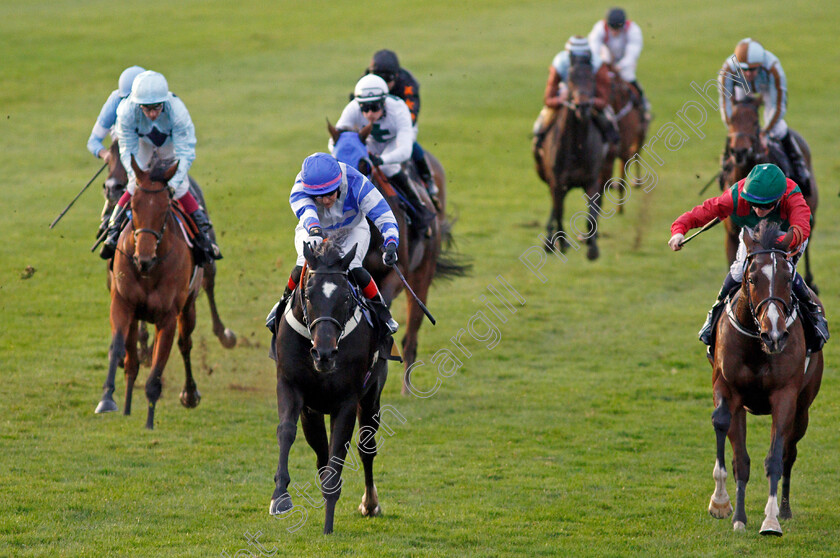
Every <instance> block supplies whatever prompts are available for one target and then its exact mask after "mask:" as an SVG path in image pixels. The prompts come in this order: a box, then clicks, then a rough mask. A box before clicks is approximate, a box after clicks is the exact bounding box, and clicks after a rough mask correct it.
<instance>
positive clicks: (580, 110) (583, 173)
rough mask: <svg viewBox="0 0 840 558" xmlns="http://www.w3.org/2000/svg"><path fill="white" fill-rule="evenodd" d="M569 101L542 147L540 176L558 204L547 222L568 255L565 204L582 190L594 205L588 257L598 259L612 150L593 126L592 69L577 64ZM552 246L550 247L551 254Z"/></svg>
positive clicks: (553, 239)
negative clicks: (603, 177) (606, 171)
mask: <svg viewBox="0 0 840 558" xmlns="http://www.w3.org/2000/svg"><path fill="white" fill-rule="evenodd" d="M568 82H569V99H570V101H569V102H567V103H565V104H564V105H563V107H561V108H560V114H559V115H558V116H557V120H556V121H555V122H554V125H553V126H552V127H551V129H550V130H549V131H548V133H547V134H546V138H545V142H544V143H543V146H542V157H541V163H539V164H538V167H537V174H539V175H540V177H541V178H543V180H545V181H546V183H547V184H548V188H549V192H550V194H551V199H552V202H553V205H552V209H551V213H550V214H549V217H548V222H547V223H546V232H547V235H548V238H549V242H550V243H551V244H559V246H560V249H561V250H563V251H565V249H566V247H567V246H568V245H569V242H568V240H567V239H568V237H567V236H566V234H565V232H564V230H563V202H564V200H565V198H566V193H567V192H568V191H569V190H570V189H571V188H574V187H579V188H582V189H583V191H584V193H585V194H586V196H587V197H588V199H589V200H591V201H589V202H588V205H589V219H588V233H587V235H586V244H587V246H588V249H587V252H586V257H587V258H589V259H590V260H594V259H596V258H597V257H598V255H599V252H598V242H597V237H598V229H597V223H598V212H599V211H600V205H601V197H602V194H603V190H604V182H602V181H601V180H600V175H601V172H602V170H603V167H604V161H605V159H606V155H607V150H608V147H609V146H608V145H607V143H606V142H605V141H604V139H603V138H602V137H601V132H600V131H599V130H598V127H597V126H596V125H595V122H594V121H593V115H592V110H593V108H592V102H593V98H594V96H595V76H594V75H593V74H592V67H591V66H589V65H587V64H575V65H574V66H572V67H571V69H570V70H569V79H568ZM549 249H550V247H549V246H546V250H549Z"/></svg>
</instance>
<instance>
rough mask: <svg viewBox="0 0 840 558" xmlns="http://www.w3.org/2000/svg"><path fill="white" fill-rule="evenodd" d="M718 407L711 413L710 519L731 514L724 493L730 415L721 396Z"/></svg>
mask: <svg viewBox="0 0 840 558" xmlns="http://www.w3.org/2000/svg"><path fill="white" fill-rule="evenodd" d="M716 399H717V400H718V406H717V407H716V408H715V410H714V412H713V413H712V425H713V426H714V427H715V438H716V441H717V455H716V458H715V469H714V471H713V473H712V477H714V479H715V491H714V493H713V494H712V499H711V501H710V502H709V513H710V514H711V515H712V517H715V518H717V519H723V518H724V517H729V515H730V514H731V513H732V502H731V501H730V500H729V494H728V493H727V492H726V476H727V475H726V461H725V457H726V433H727V432H729V425H730V422H731V419H732V414H731V413H730V412H729V403H728V402H727V401H726V398H725V397H723V396H718V397H716Z"/></svg>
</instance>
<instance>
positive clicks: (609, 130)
mask: <svg viewBox="0 0 840 558" xmlns="http://www.w3.org/2000/svg"><path fill="white" fill-rule="evenodd" d="M594 121H595V126H597V127H598V129H599V130H600V131H601V134H602V135H603V136H604V139H605V140H606V141H607V142H608V143H612V144H617V143H619V142H620V141H621V136H619V135H618V130H617V129H616V127H615V124H613V122H612V121H611V120H610V119H609V118H608V117H607V115H606V114H604V113H603V112H601V111H595V118H594Z"/></svg>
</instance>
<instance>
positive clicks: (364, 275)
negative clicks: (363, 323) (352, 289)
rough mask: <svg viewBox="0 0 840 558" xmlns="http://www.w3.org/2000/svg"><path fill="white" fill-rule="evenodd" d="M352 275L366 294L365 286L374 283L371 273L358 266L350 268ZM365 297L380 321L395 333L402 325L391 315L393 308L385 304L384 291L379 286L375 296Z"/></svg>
mask: <svg viewBox="0 0 840 558" xmlns="http://www.w3.org/2000/svg"><path fill="white" fill-rule="evenodd" d="M350 276H351V277H352V278H353V281H354V282H355V283H356V286H357V287H359V290H360V291H362V294H364V291H365V288H366V287H367V286H368V285H370V284H371V283H373V278H372V277H371V276H370V273H369V272H368V271H367V270H366V269H365V268H363V267H357V268H354V269H352V270H350ZM375 285H376V284H375V283H374V286H375ZM365 298H366V299H367V301H368V302H369V303H370V305H371V307H372V308H373V311H374V312H375V313H376V317H377V318H378V319H379V321H380V323H382V324H383V325H384V326H385V327H386V328H387V329H388V331H389V332H390V333H391V335H393V334H395V333H396V332H397V330H398V329H399V327H400V325H399V324H398V323H397V321H396V320H395V319H394V317H393V316H392V315H391V310H390V309H389V308H388V305H387V304H385V299H384V298H382V293H381V292H379V289H378V288H377V293H376V296H375V297H374V298H367V296H365Z"/></svg>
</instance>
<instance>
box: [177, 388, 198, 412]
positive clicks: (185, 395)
mask: <svg viewBox="0 0 840 558" xmlns="http://www.w3.org/2000/svg"><path fill="white" fill-rule="evenodd" d="M199 403H201V392H199V391H198V390H195V391H194V392H193V393H190V392H188V391H182V392H181V405H183V406H184V407H186V408H187V409H195V408H196V407H198V404H199Z"/></svg>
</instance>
